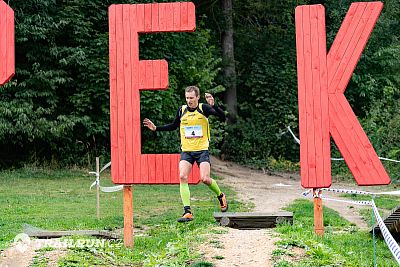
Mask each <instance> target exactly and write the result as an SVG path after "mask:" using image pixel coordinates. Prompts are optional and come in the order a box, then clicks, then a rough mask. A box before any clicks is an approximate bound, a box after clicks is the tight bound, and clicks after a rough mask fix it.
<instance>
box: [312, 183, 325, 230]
mask: <svg viewBox="0 0 400 267" xmlns="http://www.w3.org/2000/svg"><path fill="white" fill-rule="evenodd" d="M313 194H314V195H315V194H316V192H315V189H314V190H313ZM314 232H315V234H316V235H319V236H323V235H324V213H323V207H322V199H321V198H320V197H314Z"/></svg>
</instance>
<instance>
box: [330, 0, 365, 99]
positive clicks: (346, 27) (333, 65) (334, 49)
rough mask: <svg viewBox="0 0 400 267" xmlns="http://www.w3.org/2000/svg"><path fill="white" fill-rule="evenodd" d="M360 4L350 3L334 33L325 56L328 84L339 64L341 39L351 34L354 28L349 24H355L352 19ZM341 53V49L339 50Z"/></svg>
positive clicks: (341, 46) (342, 44)
mask: <svg viewBox="0 0 400 267" xmlns="http://www.w3.org/2000/svg"><path fill="white" fill-rule="evenodd" d="M360 7H361V6H360V5H355V4H354V3H353V4H351V5H350V8H349V10H348V11H347V13H346V16H345V18H344V20H343V22H342V25H340V28H339V31H338V33H337V34H336V37H335V39H334V40H333V43H332V46H331V48H330V50H329V53H328V56H327V61H328V85H329V84H330V83H331V81H332V79H333V76H334V75H335V73H336V70H337V67H338V65H339V64H340V57H338V51H339V49H340V50H341V51H342V50H343V49H344V47H343V46H344V45H345V43H344V42H343V40H344V39H345V38H347V37H346V36H347V35H350V36H351V35H352V33H353V32H352V30H354V28H352V27H350V26H355V25H356V23H354V21H353V20H354V19H356V20H357V18H355V17H356V14H357V15H359V14H358V13H357V10H358V9H359V8H360ZM341 53H343V51H342V52H341ZM334 92H335V90H333V91H330V93H334Z"/></svg>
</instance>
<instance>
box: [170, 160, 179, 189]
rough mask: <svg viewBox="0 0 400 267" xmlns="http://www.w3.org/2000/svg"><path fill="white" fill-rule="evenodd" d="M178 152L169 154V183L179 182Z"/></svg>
mask: <svg viewBox="0 0 400 267" xmlns="http://www.w3.org/2000/svg"><path fill="white" fill-rule="evenodd" d="M179 161H180V155H179V154H172V155H171V183H175V184H179Z"/></svg>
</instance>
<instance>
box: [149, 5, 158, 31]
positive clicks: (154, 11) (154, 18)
mask: <svg viewBox="0 0 400 267" xmlns="http://www.w3.org/2000/svg"><path fill="white" fill-rule="evenodd" d="M150 5H151V32H159V31H160V25H159V21H158V20H159V11H158V7H159V5H160V4H158V3H153V4H150Z"/></svg>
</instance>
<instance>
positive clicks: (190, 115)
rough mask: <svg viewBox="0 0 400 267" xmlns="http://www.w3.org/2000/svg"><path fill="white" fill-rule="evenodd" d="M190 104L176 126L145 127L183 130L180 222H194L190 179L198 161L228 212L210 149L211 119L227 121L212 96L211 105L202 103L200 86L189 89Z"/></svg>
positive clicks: (146, 121)
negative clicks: (212, 167)
mask: <svg viewBox="0 0 400 267" xmlns="http://www.w3.org/2000/svg"><path fill="white" fill-rule="evenodd" d="M185 97H186V103H187V105H183V106H180V107H179V109H178V112H177V113H176V116H175V119H174V121H173V122H172V123H170V124H166V125H163V126H156V125H155V124H154V123H153V122H152V121H151V120H149V119H147V118H146V119H144V121H143V124H144V125H145V126H146V127H147V128H149V129H150V130H152V131H173V130H175V129H177V128H178V127H179V128H180V136H181V146H182V152H181V160H180V162H179V180H180V193H181V198H182V202H183V206H184V207H183V209H184V213H183V215H182V217H181V218H179V219H178V222H188V221H192V220H193V214H192V211H191V209H190V190H189V185H188V176H189V174H190V172H191V170H192V166H193V164H194V162H196V163H197V165H198V166H199V168H200V179H201V181H202V182H203V183H204V184H206V185H208V187H209V188H210V189H211V190H212V191H213V192H214V193H215V194H216V195H217V198H218V201H219V204H220V208H221V211H222V212H225V211H227V210H228V203H227V201H226V196H225V194H224V193H222V192H221V190H220V188H219V187H218V185H217V183H216V182H215V180H214V179H212V178H211V177H210V156H209V153H208V147H209V142H210V126H209V123H208V117H209V116H210V115H214V116H217V117H218V118H219V119H220V120H221V121H225V114H224V112H223V111H222V110H221V109H220V108H219V107H218V106H216V105H215V101H214V98H213V96H212V95H211V94H208V93H206V94H205V98H206V100H207V103H208V105H207V104H203V103H199V100H200V90H199V88H198V87H196V86H189V87H187V88H186V89H185Z"/></svg>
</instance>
